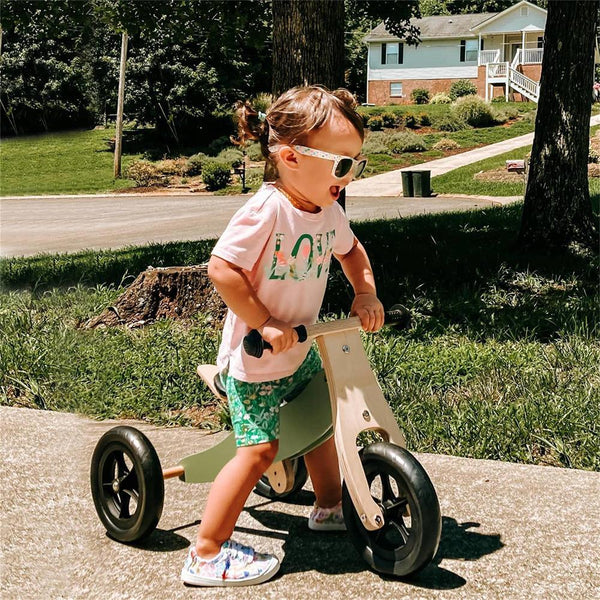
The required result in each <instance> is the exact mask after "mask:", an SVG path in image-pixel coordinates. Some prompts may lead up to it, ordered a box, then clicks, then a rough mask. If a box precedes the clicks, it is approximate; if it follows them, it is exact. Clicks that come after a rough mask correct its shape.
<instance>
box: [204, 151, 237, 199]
mask: <svg viewBox="0 0 600 600" xmlns="http://www.w3.org/2000/svg"><path fill="white" fill-rule="evenodd" d="M202 181H204V183H205V184H206V189H207V190H209V191H214V190H220V189H222V188H224V187H227V186H228V185H229V182H230V181H231V167H230V166H229V165H228V164H227V163H225V162H222V161H220V160H216V159H214V158H213V159H210V158H209V159H208V160H206V161H204V164H203V165H202Z"/></svg>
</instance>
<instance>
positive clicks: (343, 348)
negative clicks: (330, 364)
mask: <svg viewBox="0 0 600 600" xmlns="http://www.w3.org/2000/svg"><path fill="white" fill-rule="evenodd" d="M342 352H345V353H346V354H348V353H349V352H350V346H347V345H346V344H344V345H343V346H342Z"/></svg>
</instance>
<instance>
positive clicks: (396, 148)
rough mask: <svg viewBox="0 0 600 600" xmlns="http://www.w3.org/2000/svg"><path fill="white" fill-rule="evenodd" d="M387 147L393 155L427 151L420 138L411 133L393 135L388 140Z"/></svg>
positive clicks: (404, 132)
mask: <svg viewBox="0 0 600 600" xmlns="http://www.w3.org/2000/svg"><path fill="white" fill-rule="evenodd" d="M387 147H388V148H389V149H390V151H391V152H393V153H395V154H400V153H401V152H424V151H425V150H427V146H426V145H425V143H424V142H423V139H422V138H421V136H418V135H417V134H416V133H412V132H411V131H402V132H400V133H394V134H393V135H391V136H390V137H389V138H388V140H387Z"/></svg>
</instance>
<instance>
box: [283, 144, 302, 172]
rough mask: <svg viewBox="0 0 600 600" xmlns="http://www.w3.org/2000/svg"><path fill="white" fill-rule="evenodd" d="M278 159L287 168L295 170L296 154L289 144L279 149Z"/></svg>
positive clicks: (296, 164) (296, 163)
mask: <svg viewBox="0 0 600 600" xmlns="http://www.w3.org/2000/svg"><path fill="white" fill-rule="evenodd" d="M279 160H280V161H281V164H282V165H284V166H285V167H287V168H288V169H292V170H296V169H297V168H298V155H297V154H296V152H294V150H293V149H292V148H290V147H289V146H284V147H283V148H281V150H279Z"/></svg>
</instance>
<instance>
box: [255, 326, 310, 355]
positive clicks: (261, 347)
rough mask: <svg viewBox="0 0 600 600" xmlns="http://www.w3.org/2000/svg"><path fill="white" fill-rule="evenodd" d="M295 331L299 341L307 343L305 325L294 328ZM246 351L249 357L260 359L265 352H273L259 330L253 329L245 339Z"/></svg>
mask: <svg viewBox="0 0 600 600" xmlns="http://www.w3.org/2000/svg"><path fill="white" fill-rule="evenodd" d="M294 329H295V330H296V333H297V334H298V341H299V342H305V341H306V338H307V337H308V336H307V334H306V327H304V325H298V326H297V327H294ZM244 350H245V351H246V354H248V355H249V356H254V358H260V357H261V356H262V355H263V352H264V351H265V350H271V344H269V343H268V342H265V340H263V338H262V335H260V333H259V331H258V329H252V330H251V331H250V333H249V334H248V335H247V336H246V337H245V338H244Z"/></svg>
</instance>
